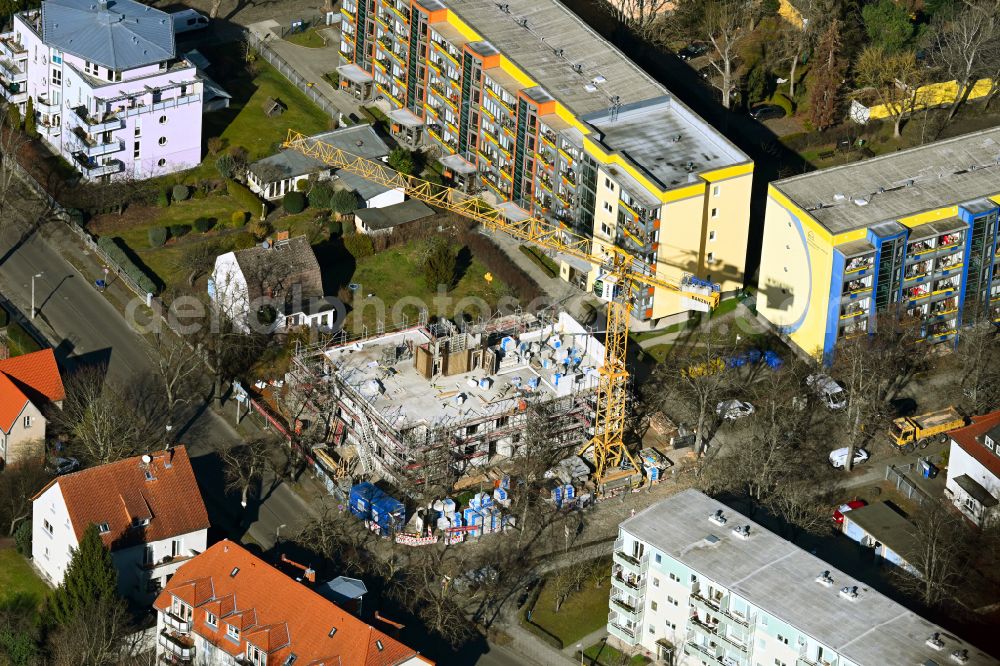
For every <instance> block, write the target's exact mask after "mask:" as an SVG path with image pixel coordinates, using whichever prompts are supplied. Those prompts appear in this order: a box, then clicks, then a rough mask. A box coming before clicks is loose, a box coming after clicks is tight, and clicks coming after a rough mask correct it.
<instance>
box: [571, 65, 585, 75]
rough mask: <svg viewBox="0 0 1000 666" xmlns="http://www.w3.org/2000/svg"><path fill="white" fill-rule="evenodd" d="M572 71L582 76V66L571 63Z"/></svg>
mask: <svg viewBox="0 0 1000 666" xmlns="http://www.w3.org/2000/svg"><path fill="white" fill-rule="evenodd" d="M573 71H574V72H576V73H577V74H583V65H581V64H580V63H578V62H577V63H573Z"/></svg>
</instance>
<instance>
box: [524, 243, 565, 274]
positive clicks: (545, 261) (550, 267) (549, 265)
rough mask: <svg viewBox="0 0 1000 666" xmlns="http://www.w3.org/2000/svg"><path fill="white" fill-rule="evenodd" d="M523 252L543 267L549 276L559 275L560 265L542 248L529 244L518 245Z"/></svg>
mask: <svg viewBox="0 0 1000 666" xmlns="http://www.w3.org/2000/svg"><path fill="white" fill-rule="evenodd" d="M518 249H519V250H521V252H523V253H524V254H525V255H527V257H528V258H529V259H531V260H532V261H533V262H535V263H536V264H537V265H538V267H539V268H541V269H542V270H543V271H544V272H545V274H546V275H548V276H549V277H558V275H559V265H558V264H556V262H554V261H552V259H550V258H549V257H548V256H546V255H545V254H544V253H543V252H542V251H541V250H537V249H535V248H533V247H528V246H527V245H521V246H519V247H518Z"/></svg>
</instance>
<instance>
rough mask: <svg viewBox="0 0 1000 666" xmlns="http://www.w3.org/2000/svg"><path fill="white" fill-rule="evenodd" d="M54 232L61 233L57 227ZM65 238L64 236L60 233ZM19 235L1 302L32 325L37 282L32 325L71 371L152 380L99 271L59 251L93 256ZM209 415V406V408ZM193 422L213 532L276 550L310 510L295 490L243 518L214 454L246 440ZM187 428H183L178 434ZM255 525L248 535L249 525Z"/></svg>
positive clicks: (5, 269) (11, 232)
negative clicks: (97, 366)
mask: <svg viewBox="0 0 1000 666" xmlns="http://www.w3.org/2000/svg"><path fill="white" fill-rule="evenodd" d="M47 224H48V225H58V224H59V223H58V222H50V223H47ZM60 232H62V233H60ZM19 237H20V231H19V229H18V228H17V227H16V225H15V224H12V223H11V222H10V220H9V219H8V221H6V222H5V223H4V227H3V231H2V233H0V239H2V243H0V248H2V250H3V254H0V294H3V295H4V296H5V297H6V298H7V299H8V300H9V301H10V302H12V303H13V304H14V305H15V306H17V307H18V308H19V309H20V310H21V312H22V313H24V315H25V316H26V317H30V309H31V277H32V276H33V275H37V274H38V273H41V274H42V275H41V277H38V278H36V279H35V306H36V308H37V315H36V318H35V320H34V321H33V322H29V326H30V325H32V324H33V325H34V327H35V328H36V329H37V330H38V332H39V333H41V334H42V335H43V336H44V337H45V338H46V339H48V341H49V342H50V344H51V345H52V346H53V347H54V348H55V350H56V358H57V360H58V361H59V362H60V365H61V366H62V367H63V368H64V371H65V369H71V368H73V367H74V366H75V365H78V364H81V363H87V364H91V363H106V364H107V367H108V377H109V378H110V379H113V380H120V381H126V380H128V379H129V378H130V377H132V376H135V375H138V374H140V373H145V372H152V371H153V365H152V361H151V359H150V356H149V354H150V347H149V345H148V344H147V343H146V341H145V340H144V339H143V338H141V337H140V336H139V335H138V334H137V333H135V332H134V331H133V330H132V329H131V328H130V327H129V326H128V324H126V322H125V320H124V318H123V316H122V315H121V314H120V313H119V311H118V310H117V309H116V308H115V307H114V306H113V305H112V304H111V303H109V302H108V300H107V298H106V297H105V295H104V294H101V293H99V292H98V291H97V289H96V288H95V286H94V284H93V280H94V278H95V276H96V275H100V267H99V266H98V265H97V264H93V273H94V274H93V275H83V274H81V273H80V271H78V270H77V268H76V267H74V266H73V265H72V264H70V263H69V262H68V261H67V260H66V259H65V258H64V257H63V255H62V254H60V252H59V251H57V250H56V249H55V248H56V247H60V248H62V250H63V252H75V253H81V254H80V256H79V257H77V258H76V259H75V260H74V261H77V259H80V261H77V263H80V264H82V265H88V264H89V263H90V262H89V260H88V259H87V257H86V256H85V255H86V251H85V250H84V249H83V248H82V247H74V246H71V245H69V244H68V241H67V238H71V237H69V236H68V235H67V232H66V231H65V230H64V229H59V228H58V227H55V226H48V227H44V228H43V233H41V234H38V233H36V234H33V235H31V236H29V237H28V238H27V239H26V240H24V241H23V242H19ZM202 407H203V406H202ZM190 417H191V418H190V422H189V423H188V424H187V425H186V427H185V428H184V430H183V431H181V432H180V433H179V434H180V441H181V442H182V443H184V444H186V445H187V446H188V448H189V451H190V452H191V455H192V457H193V458H201V459H202V460H197V461H196V463H195V465H196V470H198V471H199V472H204V473H199V477H198V480H199V485H200V486H201V488H202V494H203V495H204V497H205V501H206V504H207V505H208V508H209V513H210V515H211V516H212V517H213V521H212V522H213V526H214V527H216V528H221V529H220V531H221V532H223V533H225V534H227V535H229V536H233V537H239V536H241V534H242V532H243V531H248V532H249V533H250V536H251V537H252V538H253V540H254V541H256V542H257V543H259V544H260V545H261V546H262V547H264V548H265V549H267V548H270V547H271V546H272V545H273V543H274V541H275V537H276V534H277V532H278V529H279V526H281V525H285V526H286V527H283V528H281V530H282V532H283V533H284V534H285V535H288V534H289V533H290V532H289V530H291V529H294V528H295V527H297V526H298V525H300V524H301V523H302V521H303V520H304V519H305V517H306V516H308V515H309V513H308V508H307V507H306V505H305V502H303V500H302V499H301V498H300V497H299V496H298V495H296V494H295V492H293V491H292V490H291V489H290V488H289V487H287V486H285V485H278V486H277V487H275V488H274V489H273V490H271V491H270V492H269V493H268V494H267V495H266V497H265V500H264V502H263V503H262V504H261V505H260V506H258V507H252V508H251V510H250V512H249V514H248V515H242V516H241V515H239V513H240V510H239V505H238V503H237V504H236V505H235V508H234V506H233V502H232V500H231V498H227V497H226V495H225V493H224V492H223V491H222V483H223V480H222V474H221V466H220V465H219V464H218V461H217V457H216V456H215V455H214V453H215V451H217V450H219V449H220V448H224V447H229V446H232V445H233V444H235V443H237V442H239V441H240V440H241V438H240V436H239V434H238V433H237V432H236V431H235V430H234V429H233V427H232V426H230V424H229V423H227V422H226V420H225V419H223V418H222V417H220V416H219V415H218V414H217V413H215V412H214V411H212V410H211V409H206V408H198V409H195V408H192V413H191V414H190ZM179 427H180V426H179ZM247 523H249V527H246V524H247Z"/></svg>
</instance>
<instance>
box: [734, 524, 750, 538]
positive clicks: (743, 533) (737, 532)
mask: <svg viewBox="0 0 1000 666" xmlns="http://www.w3.org/2000/svg"><path fill="white" fill-rule="evenodd" d="M733 535H734V536H737V537H739V538H740V539H743V540H744V541H746V540H747V539H749V538H750V526H749V525H744V526H743V527H739V526H736V527H734V528H733Z"/></svg>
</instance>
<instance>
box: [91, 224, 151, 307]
mask: <svg viewBox="0 0 1000 666" xmlns="http://www.w3.org/2000/svg"><path fill="white" fill-rule="evenodd" d="M97 246H98V247H99V248H101V249H102V250H104V253H105V254H106V255H108V258H109V259H111V261H112V262H114V263H115V264H117V265H118V267H119V268H120V269H121V270H123V271H124V272H125V274H126V275H128V276H129V277H130V278H132V280H133V281H134V282H135V283H136V284H137V285H139V289H141V290H143V291H145V292H148V293H151V294H155V293H156V291H157V289H156V284H155V283H154V282H153V280H152V278H150V277H149V276H148V275H147V274H146V272H145V271H143V270H142V269H141V268H139V267H138V266H137V265H136V264H135V263H134V262H133V261H132V258H131V257H130V256H129V254H128V252H126V250H125V247H126V246H125V241H123V240H122V239H121V238H118V237H114V238H112V237H110V236H101V237H100V238H98V239H97Z"/></svg>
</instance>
